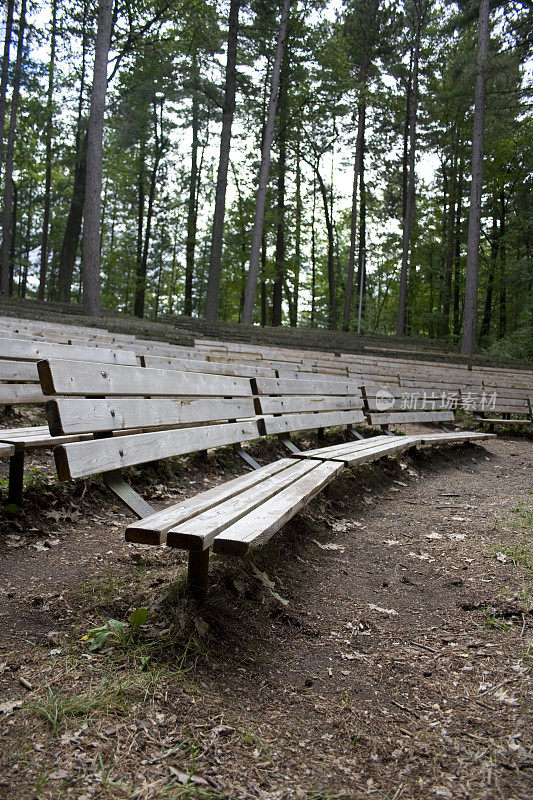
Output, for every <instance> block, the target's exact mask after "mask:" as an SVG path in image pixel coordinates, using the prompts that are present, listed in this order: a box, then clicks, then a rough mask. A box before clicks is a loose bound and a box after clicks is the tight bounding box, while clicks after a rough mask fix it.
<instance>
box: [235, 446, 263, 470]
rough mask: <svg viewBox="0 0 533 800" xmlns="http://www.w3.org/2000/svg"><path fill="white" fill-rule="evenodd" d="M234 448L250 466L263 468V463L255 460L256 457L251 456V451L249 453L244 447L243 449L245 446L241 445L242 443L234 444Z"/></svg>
mask: <svg viewBox="0 0 533 800" xmlns="http://www.w3.org/2000/svg"><path fill="white" fill-rule="evenodd" d="M233 450H234V451H235V452H236V453H237V455H238V456H239V457H240V458H242V460H243V461H246V463H247V464H248V465H249V466H250V467H251V468H252V469H261V464H259V463H258V462H257V461H256V460H255V458H254V457H253V456H251V455H250V453H247V452H246V450H244V449H243V448H242V447H241V446H240V444H234V445H233Z"/></svg>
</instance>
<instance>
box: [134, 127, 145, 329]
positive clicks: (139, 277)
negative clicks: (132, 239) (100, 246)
mask: <svg viewBox="0 0 533 800" xmlns="http://www.w3.org/2000/svg"><path fill="white" fill-rule="evenodd" d="M145 172H146V130H145V129H143V130H142V131H141V138H140V141H139V157H138V160H137V247H136V258H135V296H134V298H133V313H134V314H135V316H136V317H142V316H143V314H144V294H145V284H146V274H144V275H143V267H142V261H143V238H144V203H145V187H144V177H145Z"/></svg>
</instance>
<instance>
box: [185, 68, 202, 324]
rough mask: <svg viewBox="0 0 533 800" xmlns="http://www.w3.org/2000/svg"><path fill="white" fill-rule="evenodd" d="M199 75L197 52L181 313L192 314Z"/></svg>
mask: <svg viewBox="0 0 533 800" xmlns="http://www.w3.org/2000/svg"><path fill="white" fill-rule="evenodd" d="M198 84H199V75H198V61H197V53H193V55H192V113H191V128H192V145H191V174H190V180H189V200H188V203H187V239H186V243H185V291H184V307H183V313H184V314H185V315H186V316H188V317H190V316H191V315H192V282H193V275H194V251H195V248H196V222H197V208H198V206H197V197H196V195H197V191H198V148H199V140H198V135H199V129H200V102H199V85H198Z"/></svg>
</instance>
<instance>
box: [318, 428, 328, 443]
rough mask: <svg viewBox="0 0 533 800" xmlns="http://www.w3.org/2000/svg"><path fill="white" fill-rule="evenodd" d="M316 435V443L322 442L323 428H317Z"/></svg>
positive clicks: (323, 437)
mask: <svg viewBox="0 0 533 800" xmlns="http://www.w3.org/2000/svg"><path fill="white" fill-rule="evenodd" d="M316 435H317V439H318V441H319V442H323V441H324V439H325V438H326V432H325V430H324V428H318V430H317V432H316Z"/></svg>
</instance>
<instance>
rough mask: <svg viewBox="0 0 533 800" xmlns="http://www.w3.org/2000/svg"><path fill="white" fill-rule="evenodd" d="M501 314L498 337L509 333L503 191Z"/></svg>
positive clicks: (501, 213)
mask: <svg viewBox="0 0 533 800" xmlns="http://www.w3.org/2000/svg"><path fill="white" fill-rule="evenodd" d="M499 242H500V276H499V277H500V281H499V282H500V286H499V288H500V314H499V319H498V338H501V337H502V336H505V334H506V333H507V274H506V272H507V270H506V263H505V262H506V256H507V248H506V245H505V194H504V192H503V191H502V192H501V194H500V230H499Z"/></svg>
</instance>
